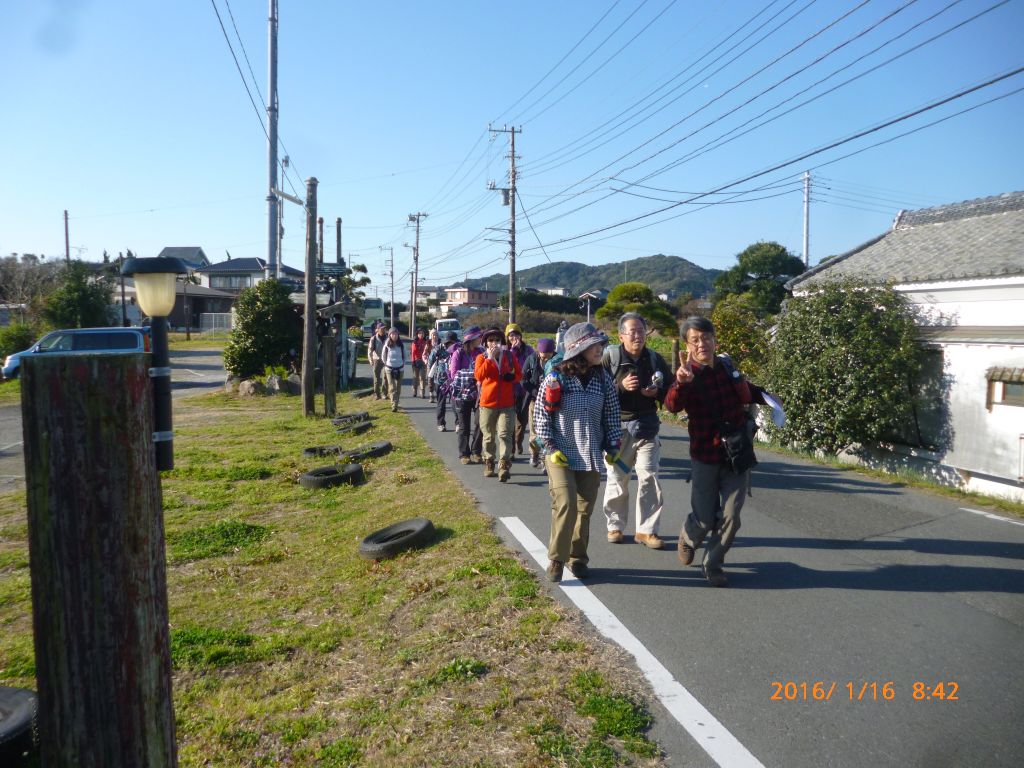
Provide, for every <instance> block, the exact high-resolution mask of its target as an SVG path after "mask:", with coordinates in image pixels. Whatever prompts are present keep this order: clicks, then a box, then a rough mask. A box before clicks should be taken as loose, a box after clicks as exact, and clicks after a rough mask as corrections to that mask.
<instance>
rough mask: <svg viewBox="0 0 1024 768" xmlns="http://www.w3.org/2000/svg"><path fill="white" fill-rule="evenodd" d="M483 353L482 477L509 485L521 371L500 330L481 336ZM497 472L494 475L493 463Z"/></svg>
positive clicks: (478, 369)
mask: <svg viewBox="0 0 1024 768" xmlns="http://www.w3.org/2000/svg"><path fill="white" fill-rule="evenodd" d="M483 341H484V353H483V354H482V355H480V356H479V357H477V359H476V370H475V376H476V380H477V381H478V382H479V383H480V431H481V432H482V433H483V457H484V477H494V476H495V474H497V477H498V480H500V481H501V482H503V483H505V482H508V479H509V476H510V475H511V474H512V455H513V454H512V452H513V450H514V443H513V438H514V436H515V424H516V412H515V405H516V386H517V385H518V384H519V382H520V381H521V380H522V378H523V369H522V368H521V367H520V365H519V360H518V359H517V358H516V356H515V355H514V354H513V353H512V351H511V350H510V349H509V348H508V347H506V346H505V334H503V333H502V332H501V329H500V328H489V329H487V331H485V332H484V335H483ZM495 458H497V460H498V471H497V473H495V471H494V460H495Z"/></svg>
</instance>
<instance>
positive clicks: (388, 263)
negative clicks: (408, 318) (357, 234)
mask: <svg viewBox="0 0 1024 768" xmlns="http://www.w3.org/2000/svg"><path fill="white" fill-rule="evenodd" d="M377 248H379V249H380V250H381V251H388V252H389V253H390V254H391V258H390V259H387V260H385V261H384V266H385V267H387V270H388V271H387V272H385V274H386V275H388V276H389V277H390V278H391V327H392V328H394V327H395V249H394V248H392V247H391V246H390V245H378V246H377Z"/></svg>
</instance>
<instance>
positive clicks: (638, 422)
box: [622, 411, 661, 440]
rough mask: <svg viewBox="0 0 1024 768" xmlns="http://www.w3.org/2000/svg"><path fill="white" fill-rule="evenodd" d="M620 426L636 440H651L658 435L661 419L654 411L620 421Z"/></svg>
mask: <svg viewBox="0 0 1024 768" xmlns="http://www.w3.org/2000/svg"><path fill="white" fill-rule="evenodd" d="M622 427H623V429H625V430H626V431H627V432H629V434H630V436H631V437H633V438H634V439H636V440H653V439H654V438H655V437H657V435H658V429H659V428H660V427H661V421H660V420H659V419H658V414H657V413H655V412H654V411H651V412H650V413H643V414H640V416H638V417H637V418H635V419H631V420H630V421H624V422H622Z"/></svg>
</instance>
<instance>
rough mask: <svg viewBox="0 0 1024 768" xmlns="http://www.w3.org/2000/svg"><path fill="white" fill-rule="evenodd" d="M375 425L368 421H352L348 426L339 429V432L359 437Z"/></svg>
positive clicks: (344, 425)
mask: <svg viewBox="0 0 1024 768" xmlns="http://www.w3.org/2000/svg"><path fill="white" fill-rule="evenodd" d="M372 426H373V425H372V424H371V423H370V422H368V421H350V422H349V423H348V424H342V425H341V426H340V427H338V432H351V433H352V434H355V435H358V434H359V433H360V432H365V431H366V430H367V429H369V428H370V427H372Z"/></svg>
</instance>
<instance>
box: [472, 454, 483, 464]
mask: <svg viewBox="0 0 1024 768" xmlns="http://www.w3.org/2000/svg"><path fill="white" fill-rule="evenodd" d="M469 460H470V462H471V463H473V464H479V463H480V462H481V461H483V459H481V458H480V454H479V453H474V454H473V455H472V456H470V457H469Z"/></svg>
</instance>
